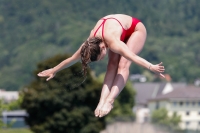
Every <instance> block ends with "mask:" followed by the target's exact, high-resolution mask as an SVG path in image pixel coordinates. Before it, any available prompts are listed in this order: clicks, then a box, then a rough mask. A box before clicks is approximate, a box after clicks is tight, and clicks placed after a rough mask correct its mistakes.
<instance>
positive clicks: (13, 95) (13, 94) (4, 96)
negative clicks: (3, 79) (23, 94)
mask: <svg viewBox="0 0 200 133" xmlns="http://www.w3.org/2000/svg"><path fill="white" fill-rule="evenodd" d="M18 98H19V92H18V91H5V90H2V89H0V99H1V100H4V102H10V101H13V100H17V99H18Z"/></svg>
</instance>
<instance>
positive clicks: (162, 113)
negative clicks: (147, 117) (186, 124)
mask: <svg viewBox="0 0 200 133" xmlns="http://www.w3.org/2000/svg"><path fill="white" fill-rule="evenodd" d="M152 122H153V123H155V124H159V125H162V126H165V127H168V128H172V129H178V128H179V123H180V122H181V117H180V116H179V115H177V113H173V115H172V116H168V111H167V110H166V109H164V108H160V109H158V110H155V111H154V112H153V113H152Z"/></svg>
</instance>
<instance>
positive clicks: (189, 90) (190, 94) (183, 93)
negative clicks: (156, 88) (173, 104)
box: [150, 86, 200, 100]
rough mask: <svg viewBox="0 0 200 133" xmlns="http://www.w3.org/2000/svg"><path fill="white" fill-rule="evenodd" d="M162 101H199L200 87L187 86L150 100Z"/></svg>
mask: <svg viewBox="0 0 200 133" xmlns="http://www.w3.org/2000/svg"><path fill="white" fill-rule="evenodd" d="M163 99H200V87H195V86H187V87H183V88H179V89H175V90H174V91H172V92H170V93H167V94H165V95H159V96H157V97H156V98H152V99H150V100H163Z"/></svg>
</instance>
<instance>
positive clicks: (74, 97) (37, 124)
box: [22, 55, 105, 133]
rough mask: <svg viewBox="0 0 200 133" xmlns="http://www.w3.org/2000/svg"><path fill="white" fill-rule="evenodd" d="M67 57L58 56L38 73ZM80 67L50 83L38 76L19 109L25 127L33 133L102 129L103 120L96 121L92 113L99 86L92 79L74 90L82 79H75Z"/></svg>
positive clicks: (86, 132) (92, 132)
mask: <svg viewBox="0 0 200 133" xmlns="http://www.w3.org/2000/svg"><path fill="white" fill-rule="evenodd" d="M68 57H69V56H67V55H58V56H55V57H53V58H50V59H48V60H46V61H43V62H42V63H39V64H38V69H37V70H36V71H35V76H36V74H37V73H38V72H40V71H42V70H45V69H48V68H51V67H53V66H55V65H56V64H58V63H60V62H61V61H62V60H64V59H66V58H68ZM80 66H81V65H80V64H75V65H73V66H71V67H70V68H68V69H65V70H63V71H61V72H59V73H57V75H56V76H55V77H54V78H53V79H52V80H50V81H48V82H46V80H45V79H44V78H40V77H38V76H36V77H35V80H34V81H33V82H32V83H31V84H30V85H28V86H27V89H25V90H24V93H23V94H24V99H23V102H22V108H24V109H26V111H27V113H28V114H29V116H28V117H27V118H26V122H27V124H28V125H29V126H30V128H31V130H32V131H34V132H35V133H66V132H69V133H78V132H81V133H98V132H99V131H100V130H102V129H104V126H105V122H104V121H105V120H104V118H101V119H99V118H96V117H95V116H94V110H95V108H96V105H97V104H98V101H99V97H100V90H101V84H100V83H99V82H98V81H96V80H94V79H93V77H91V74H90V71H89V73H88V76H87V79H86V80H85V82H84V83H83V84H81V85H79V86H78V87H77V88H74V89H71V88H73V86H74V85H75V84H77V83H78V84H79V83H81V82H82V81H83V80H84V78H82V77H80V75H78V76H76V75H77V74H78V73H79V72H80V71H81V68H80Z"/></svg>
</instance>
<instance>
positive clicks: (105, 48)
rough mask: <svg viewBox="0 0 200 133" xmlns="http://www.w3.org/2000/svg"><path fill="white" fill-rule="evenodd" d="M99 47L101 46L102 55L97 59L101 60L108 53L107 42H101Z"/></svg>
mask: <svg viewBox="0 0 200 133" xmlns="http://www.w3.org/2000/svg"><path fill="white" fill-rule="evenodd" d="M99 47H100V50H101V53H100V55H99V56H98V59H97V61H100V60H102V59H104V57H105V56H106V54H107V47H106V45H105V43H101V44H100V45H99Z"/></svg>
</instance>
